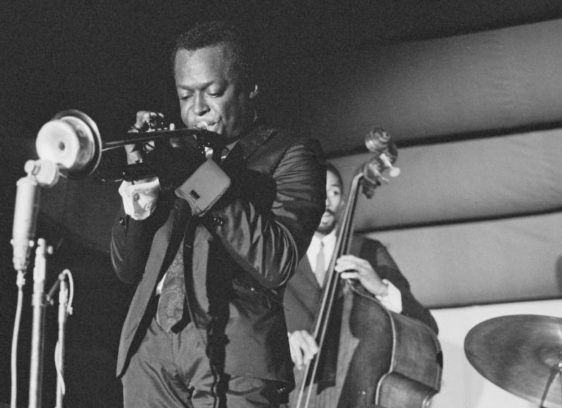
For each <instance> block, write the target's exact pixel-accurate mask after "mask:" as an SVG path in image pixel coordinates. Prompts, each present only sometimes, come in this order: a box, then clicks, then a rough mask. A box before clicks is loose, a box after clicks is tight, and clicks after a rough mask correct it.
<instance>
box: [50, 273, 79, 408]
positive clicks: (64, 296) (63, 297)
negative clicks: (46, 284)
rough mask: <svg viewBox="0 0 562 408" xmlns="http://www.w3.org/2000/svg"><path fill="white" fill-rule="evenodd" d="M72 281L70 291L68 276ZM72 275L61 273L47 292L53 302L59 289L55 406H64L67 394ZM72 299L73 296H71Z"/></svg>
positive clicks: (60, 407) (59, 407)
mask: <svg viewBox="0 0 562 408" xmlns="http://www.w3.org/2000/svg"><path fill="white" fill-rule="evenodd" d="M67 275H68V279H69V281H70V286H71V290H70V291H69V288H68V283H67V282H66V276H67ZM72 282H73V281H72V275H71V274H70V271H69V270H68V269H65V270H64V271H62V272H61V273H60V274H59V277H58V280H57V281H56V282H55V284H54V285H53V287H52V288H51V290H50V291H49V293H48V294H47V302H48V303H49V304H53V299H52V296H53V294H54V292H55V290H56V289H57V288H58V287H59V286H60V289H59V314H58V341H57V345H56V349H55V367H56V370H57V388H56V390H57V400H56V401H57V402H56V406H55V408H63V397H64V394H65V391H66V390H65V388H66V387H65V385H64V353H65V338H66V336H65V329H66V321H67V319H68V315H70V314H72V305H71V303H72V300H70V301H69V293H70V294H73V293H74V289H73V283H72ZM70 299H72V297H70Z"/></svg>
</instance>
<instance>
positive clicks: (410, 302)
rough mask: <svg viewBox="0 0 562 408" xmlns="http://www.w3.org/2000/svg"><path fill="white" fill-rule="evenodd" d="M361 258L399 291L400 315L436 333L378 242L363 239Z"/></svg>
mask: <svg viewBox="0 0 562 408" xmlns="http://www.w3.org/2000/svg"><path fill="white" fill-rule="evenodd" d="M359 256H360V257H361V258H364V259H367V260H368V261H369V262H371V265H372V266H373V268H374V269H375V271H377V273H378V274H379V275H380V276H381V278H383V279H388V280H389V281H390V282H392V284H393V285H394V286H396V287H397V288H398V290H400V293H401V295H402V314H403V315H404V316H409V317H412V318H414V319H417V320H420V321H421V322H423V323H425V324H426V325H428V326H429V327H430V328H431V329H432V330H433V331H434V332H435V333H437V332H438V327H437V323H436V322H435V319H434V318H433V316H432V315H431V313H430V312H429V310H427V309H426V308H425V307H424V306H423V305H422V304H421V303H420V302H419V301H418V300H417V299H416V298H415V297H414V295H413V294H412V291H411V289H410V283H409V282H408V280H407V279H406V277H405V276H404V275H403V274H402V272H400V269H399V268H398V265H397V264H396V262H395V261H394V259H393V258H392V256H391V255H390V253H389V252H388V250H387V249H386V247H385V246H384V245H382V244H381V243H380V242H378V241H374V240H370V239H364V241H363V244H362V245H361V251H360V255H359Z"/></svg>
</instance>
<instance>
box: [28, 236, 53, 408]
mask: <svg viewBox="0 0 562 408" xmlns="http://www.w3.org/2000/svg"><path fill="white" fill-rule="evenodd" d="M49 253H52V248H50V247H49V248H48V247H47V243H46V241H45V240H44V239H43V238H39V239H38V240H37V250H36V252H35V268H34V269H33V297H32V301H31V305H32V307H33V323H32V327H31V328H32V331H31V362H30V369H29V408H40V407H41V395H42V386H41V380H42V377H43V353H44V343H45V339H44V332H45V306H46V302H45V276H46V272H47V254H49Z"/></svg>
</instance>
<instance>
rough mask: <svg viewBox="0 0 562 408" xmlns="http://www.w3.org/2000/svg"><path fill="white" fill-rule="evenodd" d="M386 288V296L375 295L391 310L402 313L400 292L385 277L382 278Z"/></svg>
mask: <svg viewBox="0 0 562 408" xmlns="http://www.w3.org/2000/svg"><path fill="white" fill-rule="evenodd" d="M382 281H383V282H384V284H385V285H386V286H387V288H388V294H387V295H386V296H376V298H377V299H378V300H379V302H381V304H382V305H383V306H384V307H386V308H387V309H388V310H390V311H391V312H395V313H402V293H400V290H399V289H398V288H397V287H396V286H394V285H393V284H392V282H390V281H389V280H387V279H383V280H382Z"/></svg>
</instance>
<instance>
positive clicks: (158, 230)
mask: <svg viewBox="0 0 562 408" xmlns="http://www.w3.org/2000/svg"><path fill="white" fill-rule="evenodd" d="M320 155H321V149H320V146H319V144H318V143H317V142H315V141H312V140H310V139H298V138H296V137H293V136H290V135H288V134H287V133H285V132H282V131H279V130H276V129H270V128H265V127H263V126H258V127H256V128H255V129H254V130H252V131H251V132H250V133H249V134H248V135H246V136H245V137H243V138H242V139H241V140H240V142H239V143H238V144H237V145H236V146H235V148H234V149H233V150H232V152H231V153H230V155H229V156H228V158H227V160H226V162H225V163H223V167H224V168H225V170H226V172H227V173H228V174H229V175H230V176H231V178H232V183H233V185H232V187H231V188H230V190H229V191H228V192H227V194H226V195H225V196H224V197H223V198H222V199H221V200H219V202H218V203H216V204H215V205H214V207H213V208H212V209H211V211H209V212H208V213H207V214H206V215H205V216H203V217H201V218H198V219H197V220H192V221H196V222H197V223H198V224H197V227H196V230H195V236H194V241H193V257H192V264H191V271H190V272H189V274H190V276H187V272H186V281H187V282H189V285H188V288H187V302H188V308H189V312H190V316H191V319H192V321H193V322H194V323H195V324H196V325H197V326H198V327H201V328H205V327H207V325H208V324H209V321H210V319H211V318H217V316H212V314H213V313H215V314H216V313H217V312H218V313H221V314H222V316H219V319H223V320H224V328H223V329H224V334H225V335H226V338H225V340H226V346H225V350H224V351H225V372H226V373H227V374H230V375H241V376H250V377H257V378H263V379H270V380H277V381H284V382H291V381H292V370H291V362H290V356H289V348H288V342H287V329H286V325H285V318H284V313H283V308H282V299H283V289H284V285H285V283H286V282H287V280H288V279H289V278H290V276H291V275H292V274H293V272H294V270H295V267H296V265H297V263H298V261H299V259H300V257H302V256H303V255H304V254H305V253H306V248H307V246H308V244H309V242H310V238H311V237H312V234H313V233H314V230H315V228H316V226H317V224H318V222H319V220H320V217H321V215H322V212H323V209H324V202H325V169H324V166H323V164H322V160H321V156H320ZM209 182H210V183H212V182H213V180H209ZM172 202H173V200H169V202H168V203H167V201H166V197H161V198H160V200H159V203H158V207H157V210H156V211H155V213H154V214H153V215H151V216H150V217H149V219H147V220H145V221H134V220H132V219H126V217H125V218H124V216H123V214H121V215H120V217H118V221H117V222H116V223H115V225H114V227H113V230H112V243H111V255H112V260H113V264H114V268H115V270H116V272H117V274H118V276H119V277H120V278H121V279H122V280H124V281H126V282H130V283H134V284H137V285H138V286H137V288H136V292H135V294H134V296H133V299H132V301H131V305H130V308H129V312H128V315H127V318H126V320H125V323H124V325H123V330H122V333H121V341H120V346H119V355H118V362H117V375H122V374H123V372H124V370H125V369H126V365H127V362H128V358H129V357H130V353H132V352H134V350H133V349H132V344H133V343H134V341H135V339H137V340H138V337H139V336H142V335H143V332H142V330H140V329H139V328H142V327H143V324H141V323H142V322H144V321H145V320H147V318H148V319H149V318H150V317H151V316H148V315H149V314H148V313H147V308H148V305H149V303H150V300H151V299H152V298H153V296H154V291H155V287H156V285H157V283H158V281H159V279H160V278H161V277H162V275H163V273H164V272H165V271H166V269H167V267H168V266H169V263H170V262H171V260H172V258H173V256H174V253H175V250H176V247H177V244H176V245H175V246H174V245H171V244H170V242H171V241H173V240H172V239H171V237H172V236H173V235H174V228H173V227H174V223H175V221H174V219H175V218H176V217H178V215H181V214H180V213H181V212H182V211H183V210H182V209H181V208H180V207H177V205H175V204H174V205H172V204H170V203H172ZM176 203H177V201H176ZM188 269H189V268H188ZM213 311H214V312H213Z"/></svg>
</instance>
